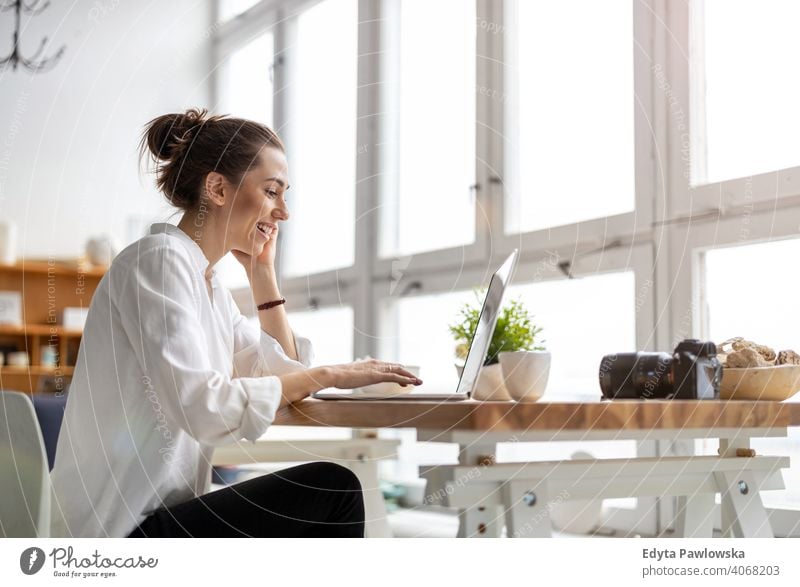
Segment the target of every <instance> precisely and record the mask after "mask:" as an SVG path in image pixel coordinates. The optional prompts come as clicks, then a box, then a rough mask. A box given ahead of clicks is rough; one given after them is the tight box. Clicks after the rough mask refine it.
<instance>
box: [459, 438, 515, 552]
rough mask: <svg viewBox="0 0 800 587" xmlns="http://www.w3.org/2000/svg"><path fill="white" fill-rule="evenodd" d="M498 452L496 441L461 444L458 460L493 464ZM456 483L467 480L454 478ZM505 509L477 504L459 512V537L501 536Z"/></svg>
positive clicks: (482, 464)
mask: <svg viewBox="0 0 800 587" xmlns="http://www.w3.org/2000/svg"><path fill="white" fill-rule="evenodd" d="M496 454H497V443H496V442H490V443H486V442H472V443H469V444H465V445H461V446H459V452H458V462H459V464H462V465H468V466H473V467H474V466H491V464H492V463H493V462H494V460H495V458H496ZM452 481H453V482H454V483H455V484H456V485H460V484H461V483H462V482H464V481H467V480H459V479H452ZM503 522H504V519H503V509H502V507H499V506H496V505H481V504H475V505H474V506H470V507H467V508H464V509H462V510H460V511H459V513H458V534H457V537H458V538H470V537H472V538H499V537H500V536H501V535H502V533H503Z"/></svg>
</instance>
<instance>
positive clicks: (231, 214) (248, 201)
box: [223, 147, 289, 255]
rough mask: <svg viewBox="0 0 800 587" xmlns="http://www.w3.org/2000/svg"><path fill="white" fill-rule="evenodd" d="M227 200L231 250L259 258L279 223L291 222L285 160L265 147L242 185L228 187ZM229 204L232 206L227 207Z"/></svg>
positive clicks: (225, 214)
mask: <svg viewBox="0 0 800 587" xmlns="http://www.w3.org/2000/svg"><path fill="white" fill-rule="evenodd" d="M228 187H229V188H230V190H232V192H233V197H232V198H226V204H225V207H226V208H228V206H230V208H229V209H228V210H224V211H223V216H224V217H227V219H228V221H227V228H226V233H227V237H226V238H227V239H228V243H227V244H228V245H229V246H230V248H231V249H237V250H240V251H243V252H245V253H247V254H249V255H259V254H261V251H262V250H263V248H264V245H265V244H266V243H267V242H268V241H272V240H274V239H275V238H276V237H277V234H278V223H279V222H283V221H285V220H288V219H289V210H288V209H287V207H286V199H285V197H284V194H285V192H286V190H287V189H289V175H288V164H287V162H286V156H285V155H284V154H283V152H281V151H280V150H279V149H276V148H274V147H265V148H263V149H261V152H260V154H259V156H258V159H257V160H256V163H255V164H254V166H253V167H251V168H250V171H248V172H247V173H245V175H244V177H242V180H241V182H240V184H239V185H238V186H237V185H235V184H230V185H229V186H228ZM228 202H230V204H228Z"/></svg>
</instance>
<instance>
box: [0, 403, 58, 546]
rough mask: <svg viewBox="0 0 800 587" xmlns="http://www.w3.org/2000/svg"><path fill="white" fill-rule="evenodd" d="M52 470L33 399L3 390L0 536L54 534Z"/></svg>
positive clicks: (0, 451) (0, 413)
mask: <svg viewBox="0 0 800 587" xmlns="http://www.w3.org/2000/svg"><path fill="white" fill-rule="evenodd" d="M50 492H51V489H50V472H49V470H48V464H47V453H46V451H45V446H44V440H43V438H42V431H41V428H40V427H39V421H38V419H37V418H36V412H35V410H34V408H33V402H32V401H31V399H30V398H29V397H28V395H27V394H24V393H21V392H18V391H0V537H6V538H36V537H45V538H46V537H49V536H50V498H51V493H50Z"/></svg>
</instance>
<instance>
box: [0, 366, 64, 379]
mask: <svg viewBox="0 0 800 587" xmlns="http://www.w3.org/2000/svg"><path fill="white" fill-rule="evenodd" d="M74 371H75V367H42V366H41V365H28V366H26V367H14V366H10V365H5V366H3V367H0V375H3V376H5V375H37V376H38V375H62V376H64V377H69V376H71V375H72V373H73V372H74Z"/></svg>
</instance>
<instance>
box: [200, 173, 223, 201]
mask: <svg viewBox="0 0 800 587" xmlns="http://www.w3.org/2000/svg"><path fill="white" fill-rule="evenodd" d="M205 193H206V196H207V197H208V199H209V200H211V201H212V202H214V203H215V204H217V205H218V206H223V205H224V204H225V176H223V175H222V174H221V173H217V172H216V171H212V172H210V173H209V174H208V175H206V181H205Z"/></svg>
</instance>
